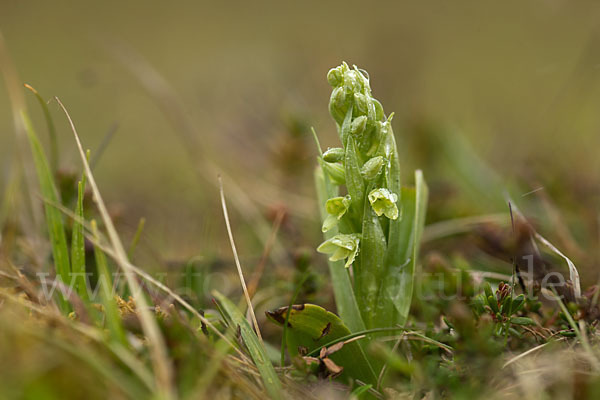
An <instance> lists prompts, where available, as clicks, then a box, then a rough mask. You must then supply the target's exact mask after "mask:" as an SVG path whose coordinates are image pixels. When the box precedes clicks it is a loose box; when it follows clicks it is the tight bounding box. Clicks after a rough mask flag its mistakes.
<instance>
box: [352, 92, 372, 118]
mask: <svg viewBox="0 0 600 400" xmlns="http://www.w3.org/2000/svg"><path fill="white" fill-rule="evenodd" d="M354 111H355V112H356V115H368V114H369V98H368V97H367V96H365V95H364V94H362V93H354Z"/></svg>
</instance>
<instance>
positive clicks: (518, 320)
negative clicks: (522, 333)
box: [510, 317, 535, 325]
mask: <svg viewBox="0 0 600 400" xmlns="http://www.w3.org/2000/svg"><path fill="white" fill-rule="evenodd" d="M510 322H511V324H515V325H535V321H534V320H532V319H531V318H527V317H512V318H511V319H510Z"/></svg>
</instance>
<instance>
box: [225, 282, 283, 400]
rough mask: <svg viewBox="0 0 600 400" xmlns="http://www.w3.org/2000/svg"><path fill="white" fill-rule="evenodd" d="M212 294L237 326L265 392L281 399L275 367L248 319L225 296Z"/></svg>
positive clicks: (279, 384) (273, 397)
mask: <svg viewBox="0 0 600 400" xmlns="http://www.w3.org/2000/svg"><path fill="white" fill-rule="evenodd" d="M214 296H215V297H216V298H217V300H218V301H219V304H220V305H221V308H222V310H223V312H224V313H225V314H226V316H227V317H228V318H229V319H230V320H231V321H232V323H233V324H234V325H236V326H238V327H239V329H240V332H241V335H242V339H244V343H245V344H246V347H247V348H248V351H249V352H250V356H251V357H252V360H254V363H255V364H256V368H258V371H259V373H260V376H261V378H262V380H263V383H264V385H265V389H266V391H267V393H269V396H270V397H271V398H272V399H282V398H283V394H282V391H281V382H280V381H279V377H278V376H277V373H276V372H275V368H273V365H272V364H271V362H270V361H269V358H268V356H267V353H266V350H265V347H264V346H263V344H262V342H261V341H260V340H259V339H258V336H257V335H256V333H255V332H254V331H253V330H252V327H251V326H250V324H249V323H248V320H247V319H246V318H245V317H244V314H242V312H241V311H240V310H238V309H237V307H236V306H235V305H234V304H233V303H232V302H231V301H230V300H229V299H228V298H227V297H225V296H223V295H222V294H220V293H218V292H215V293H214Z"/></svg>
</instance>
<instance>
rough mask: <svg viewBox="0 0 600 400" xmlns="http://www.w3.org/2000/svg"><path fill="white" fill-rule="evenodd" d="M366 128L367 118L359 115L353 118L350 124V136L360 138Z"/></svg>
mask: <svg viewBox="0 0 600 400" xmlns="http://www.w3.org/2000/svg"><path fill="white" fill-rule="evenodd" d="M366 126H367V117H365V116H364V115H361V116H360V117H357V118H355V119H354V120H353V121H352V123H351V124H350V134H351V135H353V136H360V135H362V133H363V132H364V131H365V128H366Z"/></svg>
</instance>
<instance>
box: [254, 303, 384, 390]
mask: <svg viewBox="0 0 600 400" xmlns="http://www.w3.org/2000/svg"><path fill="white" fill-rule="evenodd" d="M287 312H288V307H281V308H278V309H276V310H273V311H267V313H266V314H267V317H268V318H269V319H270V320H271V321H273V322H274V323H276V324H277V325H279V326H283V324H284V322H285V318H286V314H287ZM350 333H351V332H350V329H348V327H347V326H346V325H344V323H343V322H342V320H341V319H340V318H339V317H338V316H337V315H335V314H333V313H331V312H329V311H327V310H325V309H324V308H323V307H319V306H317V305H314V304H301V305H294V306H292V309H291V310H290V315H289V319H288V326H287V334H286V340H287V346H288V352H289V354H290V356H292V357H294V356H298V355H302V354H307V353H309V352H311V351H312V350H314V349H317V348H318V347H320V346H323V345H324V344H327V343H329V342H331V341H333V340H335V339H338V338H341V337H344V336H348V335H350ZM329 358H331V359H332V360H333V361H334V362H335V363H336V364H337V365H339V366H341V367H343V368H344V370H343V372H342V375H341V378H342V379H350V378H353V379H360V380H361V381H363V382H365V383H371V384H376V382H377V377H376V375H375V373H374V372H373V369H372V367H371V364H370V363H369V361H368V360H367V358H366V356H365V354H364V352H363V350H362V348H361V346H360V345H359V344H358V343H357V342H356V341H353V342H350V343H347V344H345V345H344V346H343V347H342V348H341V349H340V350H338V351H336V352H335V353H333V354H331V355H330V356H329Z"/></svg>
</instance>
